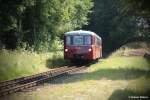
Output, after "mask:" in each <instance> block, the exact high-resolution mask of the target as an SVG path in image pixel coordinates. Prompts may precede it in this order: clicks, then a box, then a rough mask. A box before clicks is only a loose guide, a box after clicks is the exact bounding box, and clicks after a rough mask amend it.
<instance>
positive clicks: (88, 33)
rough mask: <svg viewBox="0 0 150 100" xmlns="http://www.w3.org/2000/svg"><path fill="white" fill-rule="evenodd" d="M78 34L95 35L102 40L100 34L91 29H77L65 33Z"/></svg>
mask: <svg viewBox="0 0 150 100" xmlns="http://www.w3.org/2000/svg"><path fill="white" fill-rule="evenodd" d="M76 34H79V35H94V36H96V37H97V38H99V39H100V40H101V37H100V36H98V35H97V34H95V33H94V32H91V31H85V30H76V31H69V32H66V33H65V35H76Z"/></svg>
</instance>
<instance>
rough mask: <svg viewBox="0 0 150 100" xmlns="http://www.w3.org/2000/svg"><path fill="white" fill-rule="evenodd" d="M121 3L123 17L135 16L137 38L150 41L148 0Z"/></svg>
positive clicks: (132, 0) (149, 8)
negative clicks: (145, 38) (146, 38)
mask: <svg viewBox="0 0 150 100" xmlns="http://www.w3.org/2000/svg"><path fill="white" fill-rule="evenodd" d="M120 1H121V0H120ZM121 3H122V5H123V9H122V12H123V14H124V15H131V16H136V19H137V21H138V26H139V29H138V33H139V36H140V37H148V38H149V39H150V18H149V16H150V6H149V5H150V2H149V1H148V0H140V1H137V0H122V1H121Z"/></svg>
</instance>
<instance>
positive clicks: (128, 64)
mask: <svg viewBox="0 0 150 100" xmlns="http://www.w3.org/2000/svg"><path fill="white" fill-rule="evenodd" d="M137 45H138V44H137ZM125 47H126V46H125ZM135 47H136V48H130V49H129V48H127V49H121V50H120V49H119V50H117V51H116V52H114V53H112V55H110V56H109V57H108V58H106V59H101V60H99V61H98V62H97V63H93V64H91V65H90V66H89V68H88V69H87V71H85V72H84V73H76V74H74V75H71V76H70V77H65V78H62V79H56V80H55V81H53V82H48V83H46V84H45V86H44V87H40V88H38V89H37V90H36V91H31V92H25V93H24V92H23V93H15V94H12V95H9V96H6V97H4V98H2V99H3V100H42V99H43V100H132V99H130V98H129V97H130V96H136V97H139V96H148V95H149V93H150V61H149V60H148V59H146V58H144V57H140V56H135V57H124V56H121V55H120V52H127V51H129V52H130V50H131V49H132V50H133V49H137V48H138V46H135ZM144 50H146V49H145V48H144ZM44 58H45V57H44ZM57 60H59V58H58V59H57ZM57 60H54V61H53V59H49V63H48V64H50V65H53V64H54V65H55V63H57ZM43 61H44V60H43ZM51 61H53V63H52V62H51ZM60 61H61V60H60ZM149 98H150V96H149ZM0 99H1V98H0ZM137 100H139V99H137ZM141 100H142V99H141ZM144 100H145V99H144ZM146 100H147V99H146Z"/></svg>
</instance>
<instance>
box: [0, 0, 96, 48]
mask: <svg viewBox="0 0 150 100" xmlns="http://www.w3.org/2000/svg"><path fill="white" fill-rule="evenodd" d="M92 5H93V3H92V1H91V0H82V1H81V0H44V1H42V0H20V1H5V0H0V16H1V17H0V22H1V23H0V27H1V28H0V48H1V47H2V48H6V49H16V47H18V46H19V47H21V46H22V45H23V44H26V45H27V48H26V49H30V48H33V50H34V51H41V48H45V49H44V51H45V50H46V51H49V49H51V48H52V47H51V45H53V43H54V40H55V39H56V37H59V38H60V37H61V36H62V35H63V33H64V32H66V31H69V30H74V29H77V28H81V27H82V26H83V25H86V24H87V23H88V22H87V20H88V18H87V15H88V14H89V13H90V9H91V7H92Z"/></svg>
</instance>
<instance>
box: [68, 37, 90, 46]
mask: <svg viewBox="0 0 150 100" xmlns="http://www.w3.org/2000/svg"><path fill="white" fill-rule="evenodd" d="M66 44H67V45H91V36H89V35H79V36H67V37H66Z"/></svg>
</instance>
